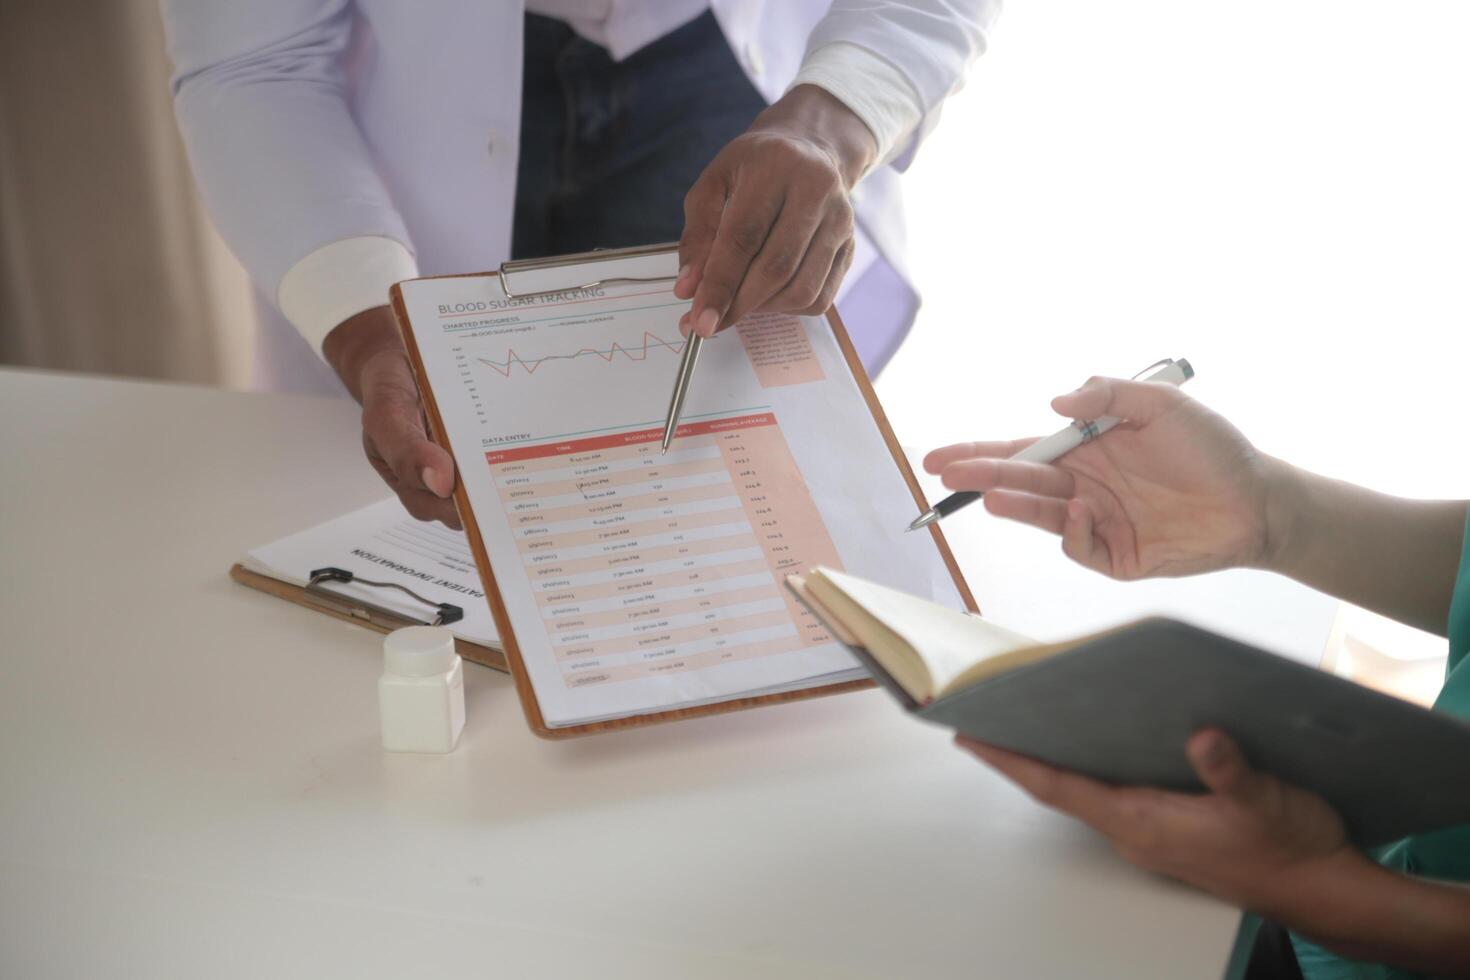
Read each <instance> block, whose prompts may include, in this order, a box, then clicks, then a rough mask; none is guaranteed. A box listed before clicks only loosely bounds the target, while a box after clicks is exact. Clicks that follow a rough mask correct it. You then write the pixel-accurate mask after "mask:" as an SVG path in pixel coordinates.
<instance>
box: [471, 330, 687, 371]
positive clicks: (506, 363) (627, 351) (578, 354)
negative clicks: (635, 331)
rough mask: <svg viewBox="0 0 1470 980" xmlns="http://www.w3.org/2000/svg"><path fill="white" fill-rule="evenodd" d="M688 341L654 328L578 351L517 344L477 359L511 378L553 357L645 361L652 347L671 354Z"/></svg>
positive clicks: (682, 350)
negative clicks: (525, 350) (523, 348)
mask: <svg viewBox="0 0 1470 980" xmlns="http://www.w3.org/2000/svg"><path fill="white" fill-rule="evenodd" d="M686 343H688V341H687V340H685V339H684V338H682V337H681V338H679V339H678V340H666V339H664V338H663V337H660V336H659V335H658V334H656V333H653V332H651V331H648V330H645V331H643V337H642V339H641V340H640V341H639V342H637V343H634V344H631V345H625V344H622V343H620V342H619V341H616V340H614V341H612V342H611V343H609V344H607V345H606V346H605V347H582V348H579V349H577V350H575V351H563V352H559V353H552V354H539V355H535V356H528V355H523V354H521V353H520V352H518V351H517V350H516V349H515V348H514V347H510V348H507V349H506V352H505V356H504V357H502V358H499V359H497V358H493V357H483V356H480V355H476V356H475V358H474V359H475V360H476V361H478V362H479V363H480V364H482V365H484V366H485V367H488V368H489V369H490V370H492V371H494V372H495V373H496V374H498V375H500V376H501V377H503V378H509V377H510V376H511V374H512V373H514V371H515V369H516V368H520V369H521V370H522V371H524V372H525V373H526V374H535V373H536V371H537V370H538V369H540V368H541V367H542V365H544V364H547V363H548V362H551V361H575V360H577V359H579V358H593V357H595V358H598V359H600V360H602V361H604V362H605V363H608V364H611V363H613V362H614V361H615V360H617V359H618V356H619V355H622V357H624V358H626V359H627V360H628V361H631V362H637V361H646V360H648V355H649V352H650V351H654V350H666V351H668V352H669V353H671V354H682V353H684V345H685V344H686Z"/></svg>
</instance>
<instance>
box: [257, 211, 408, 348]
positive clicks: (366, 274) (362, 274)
mask: <svg viewBox="0 0 1470 980" xmlns="http://www.w3.org/2000/svg"><path fill="white" fill-rule="evenodd" d="M418 274H419V272H418V264H417V263H416V262H415V261H414V258H413V254H412V253H411V252H409V250H408V249H407V248H406V247H405V246H404V245H403V243H402V242H398V241H395V240H394V239H392V238H383V237H381V236H378V235H364V236H361V237H358V238H344V239H342V240H340V241H336V242H332V243H331V244H330V245H323V246H322V247H321V248H319V249H317V250H316V251H315V252H312V253H311V254H310V255H308V256H307V257H306V258H304V259H302V260H301V261H299V262H297V263H296V264H295V265H293V266H292V267H291V268H290V269H288V270H286V275H285V276H284V277H283V278H282V279H281V287H280V289H279V290H277V291H276V299H277V301H278V302H279V303H280V307H281V312H282V313H283V314H285V316H286V319H287V320H290V321H291V325H292V326H293V327H295V328H296V329H297V330H298V331H300V333H301V336H303V337H305V338H306V340H307V342H308V343H309V344H311V348H312V350H314V351H316V352H317V354H321V352H322V341H323V340H325V339H326V337H327V334H329V333H331V332H332V329H333V328H334V327H336V326H337V325H338V324H340V323H341V322H342V321H344V320H347V319H349V318H351V317H354V316H356V315H357V314H359V313H361V312H362V311H363V310H370V309H372V308H373V307H375V306H383V305H385V304H387V302H388V288H389V287H390V286H392V285H393V284H394V283H395V282H401V281H403V280H404V279H412V278H414V277H415V276H417V275H418Z"/></svg>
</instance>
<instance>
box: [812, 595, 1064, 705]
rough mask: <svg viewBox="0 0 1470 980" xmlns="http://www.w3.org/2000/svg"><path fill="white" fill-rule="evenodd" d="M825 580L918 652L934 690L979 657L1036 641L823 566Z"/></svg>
mask: <svg viewBox="0 0 1470 980" xmlns="http://www.w3.org/2000/svg"><path fill="white" fill-rule="evenodd" d="M822 574H823V576H824V577H825V578H827V580H828V581H830V582H831V583H832V584H833V585H834V586H836V587H837V588H838V590H839V591H841V592H843V593H844V594H846V595H847V597H848V598H850V599H852V600H853V601H854V602H856V603H857V604H858V605H860V606H862V607H863V608H864V609H866V610H867V611H868V613H869V614H871V615H872V616H873V618H874V619H876V620H878V621H879V622H880V623H882V624H883V625H884V626H887V627H888V628H889V629H890V630H892V631H893V632H895V633H897V634H898V635H899V636H901V637H902V638H903V639H904V640H905V642H907V643H908V644H909V646H911V647H913V648H914V649H915V650H916V651H918V653H919V655H920V656H921V657H922V658H923V660H924V662H925V664H926V665H927V666H928V668H929V676H930V677H931V679H932V680H933V687H934V689H935V690H936V691H939V690H943V689H944V687H945V685H947V684H948V683H949V682H950V681H952V680H954V679H955V678H956V677H958V676H959V675H960V674H962V673H964V671H965V670H966V669H967V668H968V667H969V666H970V665H971V664H974V663H976V662H977V661H980V660H985V659H987V658H990V657H993V656H996V655H998V654H1004V653H1010V652H1011V651H1013V650H1018V649H1021V648H1024V647H1031V646H1035V643H1036V641H1034V640H1031V639H1029V638H1027V637H1024V636H1022V635H1021V634H1020V633H1014V632H1012V631H1011V630H1008V629H1006V628H1005V627H1003V626H997V625H995V624H994V623H991V622H988V621H987V620H984V619H981V618H980V617H979V616H971V615H969V614H967V613H963V612H959V611H956V610H954V609H948V608H943V607H940V606H936V605H935V604H934V603H932V602H929V601H927V600H925V599H921V598H919V597H918V596H914V595H910V594H909V593H907V592H902V591H899V590H897V589H891V588H887V587H885V586H882V585H877V584H875V583H873V582H868V581H864V580H863V579H861V578H857V577H856V576H853V575H844V574H843V573H841V572H838V571H834V570H833V569H830V568H824V569H822Z"/></svg>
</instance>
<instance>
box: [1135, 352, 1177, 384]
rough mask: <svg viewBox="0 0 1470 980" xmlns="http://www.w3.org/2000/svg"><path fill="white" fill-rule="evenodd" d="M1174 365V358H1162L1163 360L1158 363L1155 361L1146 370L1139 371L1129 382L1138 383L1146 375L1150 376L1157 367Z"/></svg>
mask: <svg viewBox="0 0 1470 980" xmlns="http://www.w3.org/2000/svg"><path fill="white" fill-rule="evenodd" d="M1173 363H1174V358H1172V357H1165V358H1161V359H1159V360H1157V361H1154V362H1153V363H1152V364H1150V365H1149V366H1148V367H1146V368H1144V369H1143V370H1142V371H1139V372H1138V373H1137V374H1135V375H1134V376H1133V377H1131V378H1129V379H1128V380H1129V381H1137V380H1138V379H1139V378H1141V377H1143V376H1144V375H1145V374H1148V373H1149V372H1150V371H1152V370H1153V369H1154V368H1157V367H1168V366H1169V365H1170V364H1173Z"/></svg>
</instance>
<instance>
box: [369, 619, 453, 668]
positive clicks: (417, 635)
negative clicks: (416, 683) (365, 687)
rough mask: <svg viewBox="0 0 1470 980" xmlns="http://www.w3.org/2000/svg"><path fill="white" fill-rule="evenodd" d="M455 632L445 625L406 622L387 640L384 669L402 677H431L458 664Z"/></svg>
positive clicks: (384, 643)
mask: <svg viewBox="0 0 1470 980" xmlns="http://www.w3.org/2000/svg"><path fill="white" fill-rule="evenodd" d="M458 659H459V654H457V653H455V652H454V634H453V633H451V632H449V630H447V629H445V628H444V627H442V626H406V627H404V628H403V629H401V630H394V631H393V632H391V633H389V634H388V637H387V639H385V640H384V641H383V669H384V670H386V671H387V672H388V673H390V674H397V675H398V676H400V677H431V676H433V675H434V674H443V673H447V672H448V671H450V670H452V669H453V668H454V662H455V661H456V660H458Z"/></svg>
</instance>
